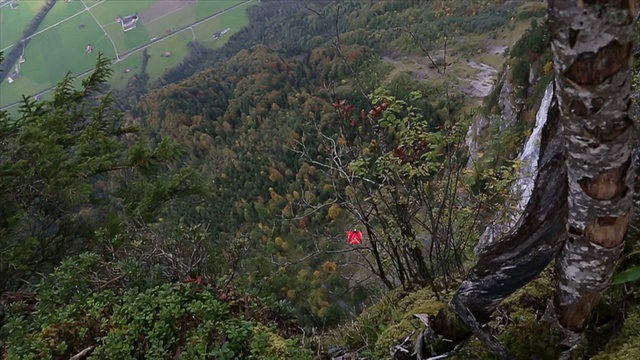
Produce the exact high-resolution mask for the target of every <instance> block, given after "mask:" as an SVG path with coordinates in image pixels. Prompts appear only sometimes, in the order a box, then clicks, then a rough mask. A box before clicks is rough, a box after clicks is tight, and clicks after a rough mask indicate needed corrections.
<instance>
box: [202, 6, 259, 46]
mask: <svg viewBox="0 0 640 360" xmlns="http://www.w3.org/2000/svg"><path fill="white" fill-rule="evenodd" d="M239 10H240V9H236V10H234V11H231V12H229V13H227V14H224V16H217V17H214V18H213V19H210V20H208V21H205V22H203V23H202V24H199V25H197V26H194V27H193V29H194V31H195V33H196V40H198V41H199V42H200V43H201V44H202V45H204V46H206V47H208V48H211V49H215V48H218V47H220V46H222V45H224V44H225V43H226V42H227V41H228V39H229V38H230V37H231V35H233V34H235V33H237V32H238V31H240V30H241V29H242V28H243V27H244V26H245V25H246V24H248V23H249V16H248V15H247V12H246V11H239ZM227 28H228V29H229V32H227V33H226V34H224V35H222V37H220V39H218V40H215V41H214V40H212V38H211V37H212V36H213V34H214V33H215V32H217V31H221V30H224V29H227Z"/></svg>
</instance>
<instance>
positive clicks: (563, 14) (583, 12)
mask: <svg viewBox="0 0 640 360" xmlns="http://www.w3.org/2000/svg"><path fill="white" fill-rule="evenodd" d="M634 16H635V8H634V1H633V0H609V1H606V0H599V1H595V0H579V1H576V0H549V30H550V35H551V43H552V49H553V53H554V71H555V81H556V89H557V93H556V96H557V102H558V106H559V110H560V118H561V120H560V124H561V133H562V136H563V137H564V139H565V144H566V150H567V173H568V179H569V183H568V189H569V190H568V192H569V198H568V203H569V218H568V239H567V241H566V242H565V245H564V248H563V249H562V251H561V253H560V256H559V259H558V262H557V280H556V296H555V299H554V305H555V310H556V316H557V318H558V322H559V324H560V325H561V326H562V327H564V328H565V329H566V330H570V331H572V332H581V331H582V330H583V329H584V327H585V326H586V322H587V320H588V319H589V315H590V314H591V311H592V310H593V308H594V307H595V306H596V305H597V304H598V302H599V301H600V299H601V297H602V294H603V292H604V290H605V289H606V288H607V286H608V285H609V284H610V281H611V277H612V276H613V272H614V270H615V265H616V261H617V260H618V258H619V257H620V254H621V252H622V250H623V248H624V238H625V236H626V234H627V229H628V225H629V219H630V216H631V205H632V196H633V182H632V181H633V178H632V175H633V170H632V150H633V138H632V133H633V132H632V125H633V122H632V121H631V119H630V118H629V116H628V112H629V109H630V107H631V98H630V90H631V78H630V72H629V69H630V65H631V60H632V57H631V50H632V42H631V31H632V24H633V20H634Z"/></svg>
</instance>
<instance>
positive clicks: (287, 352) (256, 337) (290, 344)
mask: <svg viewBox="0 0 640 360" xmlns="http://www.w3.org/2000/svg"><path fill="white" fill-rule="evenodd" d="M251 331H252V341H251V355H252V356H251V358H252V359H267V360H268V359H274V360H276V359H277V360H282V359H296V360H298V359H300V360H303V359H311V358H312V356H311V353H310V352H309V351H307V350H306V349H303V348H300V347H299V346H298V345H297V343H296V341H295V340H291V339H285V338H283V337H282V336H280V335H278V334H276V333H275V332H274V331H273V330H272V329H270V328H268V327H267V326H264V325H256V326H254V327H253V328H252V330H251Z"/></svg>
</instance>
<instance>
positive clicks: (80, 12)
mask: <svg viewBox="0 0 640 360" xmlns="http://www.w3.org/2000/svg"><path fill="white" fill-rule="evenodd" d="M104 1H106V0H104ZM102 3H103V1H100V2H98V3H96V4H93V5H91V6H90V7H88V8H87V5H85V9H84V10H82V11H78V12H77V13H75V14H73V15H71V16H69V17H67V18H64V19H62V20H60V21H58V22H57V23H55V24H52V25H49V26H47V27H46V28H44V29H42V30H39V31H37V32H35V33H33V34H31V36H28V37H26V38H24V39H22V41H20V42H23V41H25V40H29V39H31V38H32V37H34V36H36V35H38V34H42V33H43V32H45V31H47V30H49V29H51V28H52V27H56V26H58V25H60V24H62V23H63V22H65V21H67V20H70V19H73V18H74V17H76V16H78V15H80V14H82V13H83V12H85V11H88V10H89V9H92V8H94V7H96V6H98V5H100V4H102ZM94 19H95V18H94ZM96 21H97V20H96ZM98 24H99V23H98ZM16 45H18V43H15V44H13V45H9V46H7V47H6V48H4V49H0V51H2V52H5V53H6V51H7V50H8V49H11V48H12V47H14V46H16Z"/></svg>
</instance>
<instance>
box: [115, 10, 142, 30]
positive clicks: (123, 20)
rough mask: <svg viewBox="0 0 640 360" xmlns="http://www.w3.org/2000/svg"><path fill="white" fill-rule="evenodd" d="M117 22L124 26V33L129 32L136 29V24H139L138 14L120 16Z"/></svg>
mask: <svg viewBox="0 0 640 360" xmlns="http://www.w3.org/2000/svg"><path fill="white" fill-rule="evenodd" d="M116 21H117V22H119V23H120V25H122V31H124V32H127V31H129V30H133V29H135V28H136V24H137V23H138V14H131V15H127V16H118V17H117V18H116Z"/></svg>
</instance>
